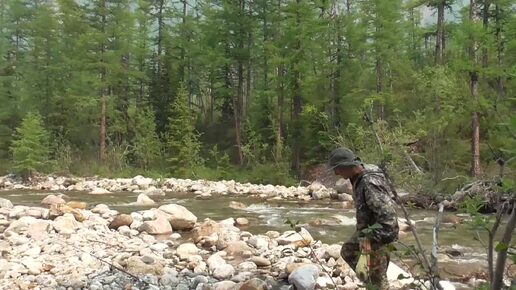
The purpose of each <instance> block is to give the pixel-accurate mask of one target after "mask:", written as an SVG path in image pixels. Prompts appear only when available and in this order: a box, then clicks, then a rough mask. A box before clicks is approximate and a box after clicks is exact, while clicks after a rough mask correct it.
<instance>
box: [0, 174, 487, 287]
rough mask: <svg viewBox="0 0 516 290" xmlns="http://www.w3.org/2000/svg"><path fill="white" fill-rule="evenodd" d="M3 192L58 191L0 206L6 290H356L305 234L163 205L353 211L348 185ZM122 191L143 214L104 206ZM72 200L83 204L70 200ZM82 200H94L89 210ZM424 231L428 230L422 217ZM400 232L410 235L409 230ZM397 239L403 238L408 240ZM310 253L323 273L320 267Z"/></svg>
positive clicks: (197, 183)
mask: <svg viewBox="0 0 516 290" xmlns="http://www.w3.org/2000/svg"><path fill="white" fill-rule="evenodd" d="M0 188H2V189H4V190H7V191H6V192H9V191H11V192H14V193H19V194H12V196H13V197H14V196H15V195H17V196H18V197H17V198H20V195H26V194H27V193H30V192H33V191H37V192H45V191H46V192H48V191H55V193H54V194H51V195H48V196H46V197H44V196H40V195H39V194H38V195H36V196H40V197H39V199H38V202H37V204H41V205H40V206H36V204H35V203H33V202H31V203H30V204H28V205H27V206H22V205H16V206H13V205H12V203H11V202H10V201H9V200H7V199H1V198H0V233H2V234H1V235H2V239H1V240H0V250H1V251H2V257H1V258H0V277H2V278H4V279H3V280H1V282H0V289H4V288H5V289H16V288H17V287H18V288H20V289H77V288H81V287H83V288H85V289H124V288H125V289H152V288H154V289H289V287H291V285H297V289H313V288H314V287H315V288H318V289H327V288H329V287H330V285H332V284H333V283H335V284H337V286H338V288H339V289H357V288H358V287H359V286H360V282H359V281H358V279H357V278H356V276H355V274H354V272H353V271H352V270H351V269H350V268H349V267H348V266H347V265H346V264H345V263H344V261H343V260H342V259H341V258H340V254H339V251H340V245H339V244H331V243H330V244H324V243H322V242H321V241H318V240H317V239H316V238H313V235H312V234H311V233H309V232H308V230H306V228H305V229H303V231H302V232H301V235H300V234H298V233H295V232H292V231H286V232H285V231H283V230H281V231H279V232H278V231H258V232H252V233H251V232H249V231H247V230H248V229H251V228H252V227H249V226H248V224H249V223H250V221H249V220H248V219H246V218H245V217H241V216H233V217H230V216H231V215H229V216H228V215H222V216H219V219H218V220H212V219H209V218H208V219H205V220H199V219H198V218H197V216H199V214H200V212H195V211H194V212H191V211H190V210H188V209H187V208H185V207H184V206H182V205H179V204H176V203H173V202H168V203H167V202H164V201H165V200H168V199H163V197H164V196H165V195H169V194H170V193H171V192H183V193H186V194H187V195H189V196H192V197H193V198H194V200H198V201H199V203H212V202H213V201H214V200H217V201H218V200H220V199H221V198H222V197H223V196H231V199H234V198H235V197H239V196H254V197H256V198H257V199H258V200H263V201H274V200H294V201H295V200H298V201H299V202H306V200H313V199H319V200H321V199H322V200H324V199H326V198H333V199H337V200H339V201H340V202H339V207H344V208H352V207H353V204H352V199H351V196H350V195H349V193H350V190H351V188H350V186H349V183H346V182H345V181H343V180H340V181H338V182H337V184H336V186H335V187H333V188H327V187H325V186H323V185H322V184H318V183H313V184H311V185H310V186H307V187H302V186H299V187H284V186H273V185H255V184H241V183H237V182H234V181H220V182H210V181H204V180H183V179H174V178H170V179H164V180H153V179H150V178H145V177H142V176H136V177H134V178H131V179H96V178H66V177H48V176H47V177H42V178H39V179H38V180H33V181H32V182H31V183H30V184H26V183H22V182H21V180H19V179H17V178H16V177H14V176H4V177H0ZM13 190H14V191H13ZM60 192H62V193H63V194H61V193H60ZM77 192H82V193H81V194H80V195H77ZM124 192H129V193H126V194H125V195H127V194H129V195H131V196H134V197H133V198H134V199H135V201H134V204H135V205H138V206H137V207H135V208H138V209H133V210H132V211H127V210H124V211H123V212H122V213H120V212H119V211H117V210H115V209H113V208H110V207H109V206H107V205H105V204H101V203H100V200H103V199H104V197H109V198H110V199H112V198H115V199H116V198H117V196H119V197H120V196H125V195H124ZM66 194H69V195H70V196H74V197H77V199H75V201H73V200H70V198H69V197H68V196H67V195H66ZM43 197H44V198H43ZM80 197H89V198H88V200H89V204H86V203H85V202H82V201H81V199H80ZM97 197H99V198H97ZM96 200H99V201H98V202H95V201H96ZM155 200H158V202H155ZM228 200H229V198H228ZM19 201H20V202H21V201H23V199H19ZM227 203H228V204H227V205H224V206H225V207H229V208H238V209H243V208H246V205H245V204H241V203H238V202H234V201H233V202H229V201H227ZM183 205H186V206H187V204H183ZM142 208H144V210H141V209H142ZM196 210H197V211H199V210H201V209H200V208H199V207H196ZM201 216H204V217H206V216H208V217H211V218H213V217H212V216H211V215H206V214H201ZM227 217H230V218H227ZM343 218H345V217H343ZM251 222H252V220H251ZM318 222H320V223H323V225H324V223H325V222H327V221H325V220H324V219H322V220H320V219H317V220H315V221H314V223H318ZM421 222H422V223H426V218H425V219H424V220H423V221H421ZM402 223H403V222H402ZM452 224H453V223H452ZM402 229H403V230H404V231H406V230H407V227H403V226H402ZM401 234H402V236H407V234H406V232H401ZM316 236H317V235H316ZM312 250H313V251H314V253H315V256H316V257H317V258H318V259H319V261H320V262H321V263H320V264H319V263H314V261H315V260H314V257H313V256H312V255H311V252H312ZM459 252H460V247H459ZM459 254H461V253H459ZM448 256H449V255H448ZM448 256H447V255H445V254H442V255H441V256H440V261H441V260H442V261H444V262H445V263H446V261H448V262H450V258H449V257H448ZM441 258H442V259H441ZM455 264H456V263H455ZM468 265H469V264H468ZM468 267H469V266H468ZM298 268H299V269H298ZM323 268H324V269H323ZM462 268H464V266H462ZM325 272H329V273H330V275H331V276H332V278H331V279H330V277H329V276H328V275H327V274H326V273H325ZM296 273H297V274H296ZM400 273H403V275H407V273H405V272H404V271H403V270H401V268H399V267H397V266H396V265H394V264H391V267H390V268H389V275H390V278H391V280H392V281H391V282H392V288H393V289H396V288H401V287H407V285H408V284H409V283H410V282H411V279H407V280H405V281H398V280H397V278H398V276H399V274H400ZM307 277H312V278H307ZM332 280H333V281H332ZM460 280H461V281H462V282H464V281H466V282H467V283H468V284H469V286H468V285H466V284H456V286H459V288H460V287H462V288H465V289H468V288H470V287H472V286H473V285H477V284H478V283H481V282H482V280H481V279H480V280H479V279H475V278H472V279H470V278H469V276H467V277H461V279H460ZM299 283H305V284H302V285H301V284H299ZM303 285H305V286H303ZM303 287H305V288H303ZM448 287H449V288H447V289H453V288H452V286H451V285H448Z"/></svg>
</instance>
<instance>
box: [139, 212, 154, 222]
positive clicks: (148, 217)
mask: <svg viewBox="0 0 516 290" xmlns="http://www.w3.org/2000/svg"><path fill="white" fill-rule="evenodd" d="M142 216H143V220H144V221H151V220H154V219H156V211H154V210H146V211H144V212H143V215H142Z"/></svg>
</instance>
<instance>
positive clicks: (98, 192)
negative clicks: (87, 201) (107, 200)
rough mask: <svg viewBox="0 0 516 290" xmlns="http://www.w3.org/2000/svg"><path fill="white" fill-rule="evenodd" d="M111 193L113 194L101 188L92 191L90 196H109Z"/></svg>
mask: <svg viewBox="0 0 516 290" xmlns="http://www.w3.org/2000/svg"><path fill="white" fill-rule="evenodd" d="M109 193H111V192H110V191H109V190H107V189H104V188H100V187H95V188H94V189H93V190H92V191H90V194H109Z"/></svg>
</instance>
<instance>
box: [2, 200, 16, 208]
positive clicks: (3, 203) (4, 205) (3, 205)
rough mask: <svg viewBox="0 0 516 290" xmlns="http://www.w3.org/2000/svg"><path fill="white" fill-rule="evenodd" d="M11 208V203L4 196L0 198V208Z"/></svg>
mask: <svg viewBox="0 0 516 290" xmlns="http://www.w3.org/2000/svg"><path fill="white" fill-rule="evenodd" d="M2 207H3V208H13V203H12V202H11V201H10V200H8V199H5V198H0V208H2Z"/></svg>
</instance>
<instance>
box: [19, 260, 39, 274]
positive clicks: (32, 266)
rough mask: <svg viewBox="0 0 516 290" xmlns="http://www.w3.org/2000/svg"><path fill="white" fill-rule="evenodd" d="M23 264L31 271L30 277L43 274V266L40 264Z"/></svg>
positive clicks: (31, 261)
mask: <svg viewBox="0 0 516 290" xmlns="http://www.w3.org/2000/svg"><path fill="white" fill-rule="evenodd" d="M22 264H23V265H24V266H25V267H26V268H27V270H29V272H28V273H29V274H30V275H38V274H40V273H41V269H42V268H43V265H42V264H41V263H40V262H37V261H33V260H26V261H22Z"/></svg>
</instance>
